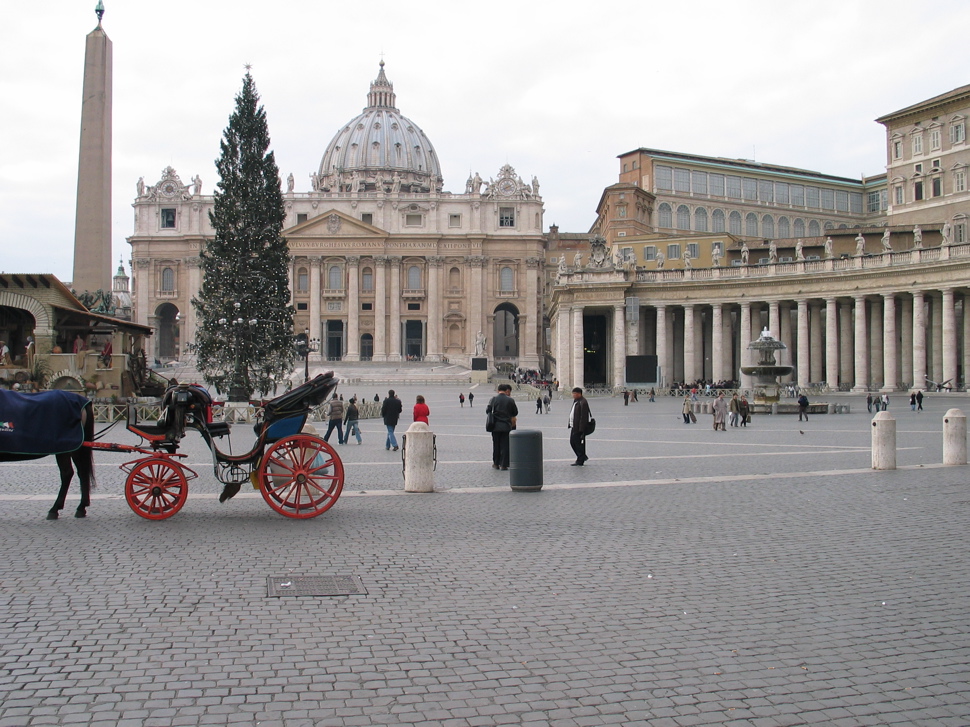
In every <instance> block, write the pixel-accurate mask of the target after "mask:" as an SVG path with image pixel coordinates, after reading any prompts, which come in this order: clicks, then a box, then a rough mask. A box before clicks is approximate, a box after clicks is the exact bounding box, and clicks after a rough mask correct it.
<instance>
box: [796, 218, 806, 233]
mask: <svg viewBox="0 0 970 727" xmlns="http://www.w3.org/2000/svg"><path fill="white" fill-rule="evenodd" d="M794 232H795V237H805V220H803V219H802V218H801V217H796V218H795V229H794Z"/></svg>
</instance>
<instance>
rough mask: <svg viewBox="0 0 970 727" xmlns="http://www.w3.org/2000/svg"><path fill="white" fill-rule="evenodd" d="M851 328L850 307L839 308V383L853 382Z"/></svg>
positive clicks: (847, 304) (853, 347) (853, 359)
mask: <svg viewBox="0 0 970 727" xmlns="http://www.w3.org/2000/svg"><path fill="white" fill-rule="evenodd" d="M853 336H854V330H853V326H852V307H851V305H850V304H849V303H842V305H840V306H839V382H840V383H842V384H848V383H849V382H850V381H853V382H854V381H855V368H854V366H855V354H854V353H853V352H854V351H855V345H854V343H853V340H852V338H853Z"/></svg>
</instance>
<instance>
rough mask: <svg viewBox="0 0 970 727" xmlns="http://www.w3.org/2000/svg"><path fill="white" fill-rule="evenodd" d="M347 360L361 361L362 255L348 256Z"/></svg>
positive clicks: (345, 357)
mask: <svg viewBox="0 0 970 727" xmlns="http://www.w3.org/2000/svg"><path fill="white" fill-rule="evenodd" d="M344 360H345V361H360V256H358V255H348V256H347V353H346V354H345V355H344Z"/></svg>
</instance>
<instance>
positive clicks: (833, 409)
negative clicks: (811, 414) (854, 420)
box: [828, 402, 839, 414]
mask: <svg viewBox="0 0 970 727" xmlns="http://www.w3.org/2000/svg"><path fill="white" fill-rule="evenodd" d="M828 413H829V414H838V413H839V407H838V405H837V404H833V403H832V402H829V404H828Z"/></svg>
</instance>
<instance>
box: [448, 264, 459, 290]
mask: <svg viewBox="0 0 970 727" xmlns="http://www.w3.org/2000/svg"><path fill="white" fill-rule="evenodd" d="M448 288H449V289H450V290H461V270H459V269H458V268H452V269H451V270H449V271H448Z"/></svg>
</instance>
